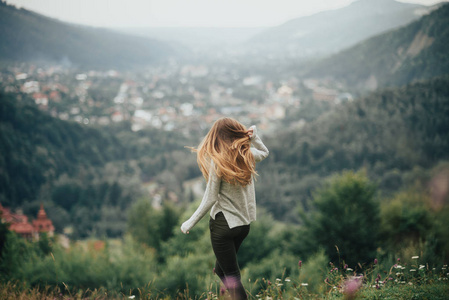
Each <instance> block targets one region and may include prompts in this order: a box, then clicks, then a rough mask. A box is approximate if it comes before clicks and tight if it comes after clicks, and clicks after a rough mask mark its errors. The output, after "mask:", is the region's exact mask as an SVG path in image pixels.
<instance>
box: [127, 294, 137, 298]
mask: <svg viewBox="0 0 449 300" xmlns="http://www.w3.org/2000/svg"><path fill="white" fill-rule="evenodd" d="M134 298H136V296H134V295H132V296H129V297H128V299H134Z"/></svg>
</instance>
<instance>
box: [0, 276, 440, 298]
mask: <svg viewBox="0 0 449 300" xmlns="http://www.w3.org/2000/svg"><path fill="white" fill-rule="evenodd" d="M444 279H446V280H444ZM263 281H264V283H265V284H266V288H265V289H263V290H261V291H260V292H259V293H257V294H249V299H253V300H257V299H273V300H274V299H286V300H290V299H325V300H332V299H379V300H380V299H382V300H384V299H385V300H388V299H391V300H393V299H394V300H396V299H404V300H405V299H407V300H418V299H423V300H425V299H429V300H430V299H432V300H440V299H441V300H445V299H448V297H449V282H448V281H447V278H442V279H441V280H436V281H432V282H429V283H425V284H413V283H410V284H409V283H401V284H399V283H393V284H390V285H389V286H384V287H381V288H380V289H377V288H376V287H374V286H371V285H370V284H364V285H363V286H362V287H361V288H360V290H359V291H358V292H357V293H356V294H354V295H352V296H350V295H347V294H345V293H344V292H343V291H342V289H340V288H330V289H329V292H326V293H323V294H321V295H317V294H312V293H309V292H308V290H307V287H306V286H301V285H299V286H298V285H296V284H295V283H293V282H291V281H285V280H277V281H276V282H270V281H268V280H263ZM0 299H5V300H7V299H8V300H9V299H11V300H13V299H14V300H16V299H30V300H34V299H36V300H37V299H45V300H46V299H52V300H54V299H61V300H69V299H70V300H72V299H73V300H75V299H98V300H99V299H148V300H150V299H151V300H152V299H160V300H169V299H171V300H174V299H176V300H187V299H196V300H206V299H223V300H224V299H229V298H227V297H226V295H225V296H219V295H217V293H216V289H215V290H214V291H213V289H209V291H205V292H204V293H203V295H202V296H200V297H198V298H191V297H190V296H189V291H184V292H183V293H180V294H179V295H178V296H177V297H170V296H167V295H163V294H160V293H156V291H151V288H150V287H149V286H148V287H144V288H139V289H138V293H137V294H135V295H131V294H129V295H127V294H123V293H117V292H108V291H107V290H105V289H95V290H78V291H70V290H69V289H68V288H66V289H60V288H52V287H49V286H46V287H43V288H39V287H35V288H32V289H25V288H23V286H22V285H21V284H20V283H12V282H9V283H6V284H5V283H4V284H0Z"/></svg>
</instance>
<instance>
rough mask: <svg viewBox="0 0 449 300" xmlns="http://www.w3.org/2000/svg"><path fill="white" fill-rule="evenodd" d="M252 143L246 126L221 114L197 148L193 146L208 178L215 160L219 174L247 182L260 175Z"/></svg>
mask: <svg viewBox="0 0 449 300" xmlns="http://www.w3.org/2000/svg"><path fill="white" fill-rule="evenodd" d="M250 147H251V141H250V137H249V135H248V130H247V129H246V127H245V126H244V125H243V124H241V123H240V122H238V121H236V120H234V119H232V118H221V119H218V120H217V121H215V123H214V124H213V125H212V128H211V129H210V130H209V132H208V133H207V135H206V136H205V137H204V139H203V140H202V142H201V143H200V145H199V146H198V149H192V150H193V151H194V152H197V161H198V166H199V167H200V170H201V172H202V173H203V176H204V178H206V180H208V179H209V176H210V174H209V170H210V167H211V163H212V161H213V162H214V171H215V173H216V174H217V176H218V177H219V178H221V179H222V180H224V181H226V182H229V183H231V184H239V185H241V186H246V185H248V184H250V183H251V182H252V175H253V174H254V175H257V173H256V169H255V164H256V163H255V160H254V156H253V154H252V152H251V150H250Z"/></svg>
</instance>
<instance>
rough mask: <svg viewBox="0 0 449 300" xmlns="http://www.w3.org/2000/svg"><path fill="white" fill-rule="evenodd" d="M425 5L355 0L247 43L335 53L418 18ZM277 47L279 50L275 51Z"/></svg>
mask: <svg viewBox="0 0 449 300" xmlns="http://www.w3.org/2000/svg"><path fill="white" fill-rule="evenodd" d="M428 10H429V8H428V7H425V6H421V5H415V4H409V3H401V2H397V1H394V0H358V1H355V2H354V3H352V4H350V5H349V6H347V7H344V8H341V9H336V10H329V11H324V12H321V13H317V14H314V15H311V16H306V17H301V18H297V19H293V20H291V21H288V22H287V23H285V24H283V25H280V26H277V27H274V28H270V29H267V30H266V31H264V32H262V33H260V34H258V35H257V36H255V37H254V38H252V39H251V41H250V43H249V44H250V45H252V46H256V47H257V46H259V47H261V48H265V50H266V51H276V52H277V51H284V52H286V51H288V52H291V53H296V54H297V55H301V56H304V55H309V56H310V55H311V54H312V55H313V54H317V53H320V54H326V53H336V52H338V51H339V50H341V49H344V48H347V47H350V46H352V45H355V44H356V43H358V42H360V41H363V40H365V39H367V38H369V37H372V36H374V35H376V34H379V33H381V32H385V31H387V30H390V29H392V28H397V27H399V26H402V25H405V24H407V23H410V22H412V21H413V20H416V19H418V18H419V17H420V16H421V15H422V14H424V13H426V12H427V11H428ZM277 49H278V50H277Z"/></svg>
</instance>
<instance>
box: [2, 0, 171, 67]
mask: <svg viewBox="0 0 449 300" xmlns="http://www.w3.org/2000/svg"><path fill="white" fill-rule="evenodd" d="M0 28H1V30H0V40H1V47H0V60H1V61H19V62H22V61H51V62H54V61H56V62H65V63H68V64H73V65H77V66H85V67H100V68H110V67H119V68H126V67H133V66H139V65H140V66H141V65H146V64H152V63H157V62H158V61H160V60H163V59H166V58H167V57H168V56H171V55H175V54H177V53H176V52H175V50H174V49H173V48H172V47H170V46H169V45H168V44H167V43H166V42H162V41H158V40H153V39H149V38H143V37H136V36H130V35H126V34H123V33H119V32H115V31H112V30H108V29H102V28H94V27H87V26H81V25H74V24H69V23H64V22H61V21H58V20H55V19H51V18H48V17H45V16H42V15H40V14H37V13H34V12H31V11H28V10H25V9H17V8H16V7H15V6H11V5H7V4H6V3H4V2H0Z"/></svg>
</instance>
